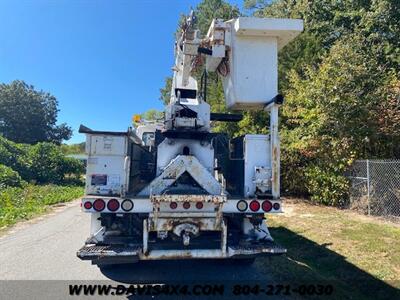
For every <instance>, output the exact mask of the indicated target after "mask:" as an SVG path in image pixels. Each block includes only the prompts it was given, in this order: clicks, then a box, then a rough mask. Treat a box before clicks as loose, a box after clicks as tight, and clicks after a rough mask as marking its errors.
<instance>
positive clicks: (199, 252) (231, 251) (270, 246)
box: [77, 241, 286, 261]
mask: <svg viewBox="0 0 400 300" xmlns="http://www.w3.org/2000/svg"><path fill="white" fill-rule="evenodd" d="M285 253H286V249H285V248H283V247H282V246H280V245H278V244H276V243H275V242H272V241H266V242H262V243H257V244H251V243H248V244H240V245H235V246H233V245H232V246H229V245H228V247H227V249H226V251H222V250H221V249H192V250H184V249H183V250H150V251H148V253H143V248H142V246H141V245H135V246H130V247H129V246H126V247H124V246H113V245H108V246H96V245H87V246H84V247H82V248H81V249H79V251H78V252H77V256H78V257H79V258H80V259H82V260H108V259H115V260H124V261H137V260H171V259H202V258H204V259H210V258H212V259H213V258H215V259H224V258H236V257H237V258H239V257H249V256H251V257H253V256H262V255H265V256H269V255H281V254H285Z"/></svg>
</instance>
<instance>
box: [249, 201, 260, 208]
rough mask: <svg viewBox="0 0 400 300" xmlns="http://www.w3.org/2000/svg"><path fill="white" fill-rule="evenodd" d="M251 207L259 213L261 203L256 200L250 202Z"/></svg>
mask: <svg viewBox="0 0 400 300" xmlns="http://www.w3.org/2000/svg"><path fill="white" fill-rule="evenodd" d="M249 207H250V210H251V211H257V210H259V209H260V203H259V202H258V201H256V200H253V201H251V202H250V205H249Z"/></svg>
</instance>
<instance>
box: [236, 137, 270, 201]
mask: <svg viewBox="0 0 400 300" xmlns="http://www.w3.org/2000/svg"><path fill="white" fill-rule="evenodd" d="M243 143H244V191H245V195H246V196H247V197H251V196H254V193H255V191H256V183H255V168H256V167H266V168H271V148H270V140H269V135H257V134H246V135H245V137H244V140H243Z"/></svg>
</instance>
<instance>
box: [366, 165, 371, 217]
mask: <svg viewBox="0 0 400 300" xmlns="http://www.w3.org/2000/svg"><path fill="white" fill-rule="evenodd" d="M367 200H368V215H369V216H370V215H371V205H370V188H369V159H367Z"/></svg>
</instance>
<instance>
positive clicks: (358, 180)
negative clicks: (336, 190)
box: [348, 160, 400, 221]
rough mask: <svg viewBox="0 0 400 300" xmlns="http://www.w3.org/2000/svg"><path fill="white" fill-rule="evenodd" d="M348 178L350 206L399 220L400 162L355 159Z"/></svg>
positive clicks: (369, 213) (371, 213) (370, 213)
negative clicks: (349, 183)
mask: <svg viewBox="0 0 400 300" xmlns="http://www.w3.org/2000/svg"><path fill="white" fill-rule="evenodd" d="M348 178H349V179H350V182H351V186H350V207H351V208H353V209H357V210H360V211H363V212H364V213H366V214H368V215H375V216H382V217H385V218H388V219H392V220H396V221H400V160H357V161H355V162H354V164H353V166H352V168H351V170H350V172H349V174H348Z"/></svg>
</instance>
